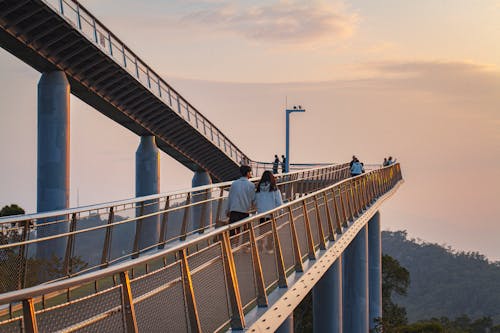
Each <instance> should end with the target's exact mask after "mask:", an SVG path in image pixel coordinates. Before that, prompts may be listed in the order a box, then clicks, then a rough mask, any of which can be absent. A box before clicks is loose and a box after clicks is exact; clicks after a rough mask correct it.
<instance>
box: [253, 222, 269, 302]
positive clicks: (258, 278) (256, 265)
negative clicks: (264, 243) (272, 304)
mask: <svg viewBox="0 0 500 333" xmlns="http://www.w3.org/2000/svg"><path fill="white" fill-rule="evenodd" d="M248 232H249V234H250V246H251V248H252V265H253V273H254V276H255V286H256V289H257V306H259V307H266V306H268V304H269V302H268V299H267V294H266V283H265V281H264V275H263V273H262V264H261V262H260V257H259V251H258V249H257V242H256V240H255V232H254V230H253V227H250V228H249V229H248Z"/></svg>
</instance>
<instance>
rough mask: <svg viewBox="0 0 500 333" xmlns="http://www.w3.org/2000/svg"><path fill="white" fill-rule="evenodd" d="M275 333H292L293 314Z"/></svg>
mask: <svg viewBox="0 0 500 333" xmlns="http://www.w3.org/2000/svg"><path fill="white" fill-rule="evenodd" d="M276 333H293V313H292V314H291V315H289V316H288V318H286V319H285V321H284V322H283V324H281V326H280V327H278V329H277V330H276Z"/></svg>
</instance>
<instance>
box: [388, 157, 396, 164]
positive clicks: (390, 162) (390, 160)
mask: <svg viewBox="0 0 500 333" xmlns="http://www.w3.org/2000/svg"><path fill="white" fill-rule="evenodd" d="M396 160H397V159H394V160H393V159H392V156H389V159H388V160H387V165H392V164H394V163H396Z"/></svg>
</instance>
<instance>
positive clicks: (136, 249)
mask: <svg viewBox="0 0 500 333" xmlns="http://www.w3.org/2000/svg"><path fill="white" fill-rule="evenodd" d="M139 215H140V217H139V218H137V220H136V221H135V237H134V250H133V253H132V259H135V258H138V257H139V237H140V235H141V231H142V219H143V218H142V216H143V215H144V201H141V207H140V208H139Z"/></svg>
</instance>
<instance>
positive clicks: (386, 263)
mask: <svg viewBox="0 0 500 333" xmlns="http://www.w3.org/2000/svg"><path fill="white" fill-rule="evenodd" d="M409 285H410V273H409V272H408V270H406V268H404V267H402V266H401V265H400V264H399V262H398V261H397V260H396V259H394V258H393V257H391V256H389V255H386V254H384V255H382V318H381V319H380V318H379V319H378V320H377V321H378V324H377V327H376V329H375V331H377V332H382V331H383V332H384V333H397V332H400V331H399V329H398V328H401V327H403V326H404V325H406V324H407V323H408V319H407V317H406V309H405V308H404V307H401V306H399V305H397V304H396V303H394V302H393V301H392V295H393V293H395V294H398V295H401V296H405V295H406V292H407V290H408V286H409Z"/></svg>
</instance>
